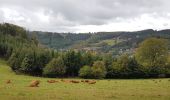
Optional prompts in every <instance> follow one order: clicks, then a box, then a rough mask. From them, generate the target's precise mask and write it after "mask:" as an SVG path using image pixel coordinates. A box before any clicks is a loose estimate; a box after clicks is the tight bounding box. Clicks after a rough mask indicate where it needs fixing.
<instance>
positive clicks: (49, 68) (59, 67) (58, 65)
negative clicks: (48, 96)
mask: <svg viewBox="0 0 170 100" xmlns="http://www.w3.org/2000/svg"><path fill="white" fill-rule="evenodd" d="M65 72H66V67H65V66H64V62H63V59H62V58H57V59H56V58H53V59H52V60H51V61H50V62H49V63H48V64H47V65H46V67H45V68H44V69H43V75H44V76H48V77H57V76H62V75H64V73H65Z"/></svg>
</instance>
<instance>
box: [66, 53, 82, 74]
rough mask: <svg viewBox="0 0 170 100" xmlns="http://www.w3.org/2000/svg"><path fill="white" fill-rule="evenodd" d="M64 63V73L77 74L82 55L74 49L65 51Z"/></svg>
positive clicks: (80, 65)
mask: <svg viewBox="0 0 170 100" xmlns="http://www.w3.org/2000/svg"><path fill="white" fill-rule="evenodd" d="M64 64H65V66H66V75H68V76H77V75H78V72H79V70H80V67H82V66H83V62H82V55H81V54H80V52H75V51H74V50H70V51H67V52H66V53H65V55H64Z"/></svg>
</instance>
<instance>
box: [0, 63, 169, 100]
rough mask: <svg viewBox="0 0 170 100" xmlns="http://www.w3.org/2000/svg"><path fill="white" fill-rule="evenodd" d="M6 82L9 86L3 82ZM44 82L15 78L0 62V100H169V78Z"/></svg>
mask: <svg viewBox="0 0 170 100" xmlns="http://www.w3.org/2000/svg"><path fill="white" fill-rule="evenodd" d="M8 79H10V80H11V81H12V83H11V84H6V83H5V81H6V80H8ZM48 79H49V78H39V77H31V76H24V75H16V74H15V73H13V72H12V71H11V70H10V68H9V67H8V66H7V65H6V62H5V61H3V60H0V100H170V79H133V80H130V79H129V80H118V79H113V80H97V83H96V84H91V85H90V84H87V83H78V84H74V83H64V82H59V83H53V84H49V83H47V82H46V81H47V80H48ZM32 80H40V81H41V83H40V86H39V87H28V85H29V83H30V82H31V81H32ZM56 80H59V81H60V79H56ZM67 80H71V79H67ZM74 80H80V79H74Z"/></svg>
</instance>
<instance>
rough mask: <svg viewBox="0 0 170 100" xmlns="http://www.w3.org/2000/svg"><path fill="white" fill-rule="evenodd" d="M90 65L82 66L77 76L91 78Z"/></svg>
mask: <svg viewBox="0 0 170 100" xmlns="http://www.w3.org/2000/svg"><path fill="white" fill-rule="evenodd" d="M91 73H92V70H91V67H90V66H83V67H82V68H81V69H80V71H79V76H80V77H82V78H91Z"/></svg>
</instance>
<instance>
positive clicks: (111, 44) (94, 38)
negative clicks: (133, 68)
mask: <svg viewBox="0 0 170 100" xmlns="http://www.w3.org/2000/svg"><path fill="white" fill-rule="evenodd" d="M31 33H34V34H36V35H37V37H38V39H39V41H40V42H41V43H42V44H44V45H46V46H48V47H50V48H55V49H58V50H67V49H78V50H80V49H83V50H95V51H99V52H111V53H113V54H119V53H122V52H128V53H131V52H133V51H134V49H135V48H136V47H137V46H138V44H139V43H140V42H141V41H143V40H144V39H146V38H149V37H161V38H166V39H168V40H170V29H167V30H161V31H156V30H152V29H148V30H142V31H135V32H97V33H78V34H75V33H52V32H41V31H35V32H31Z"/></svg>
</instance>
